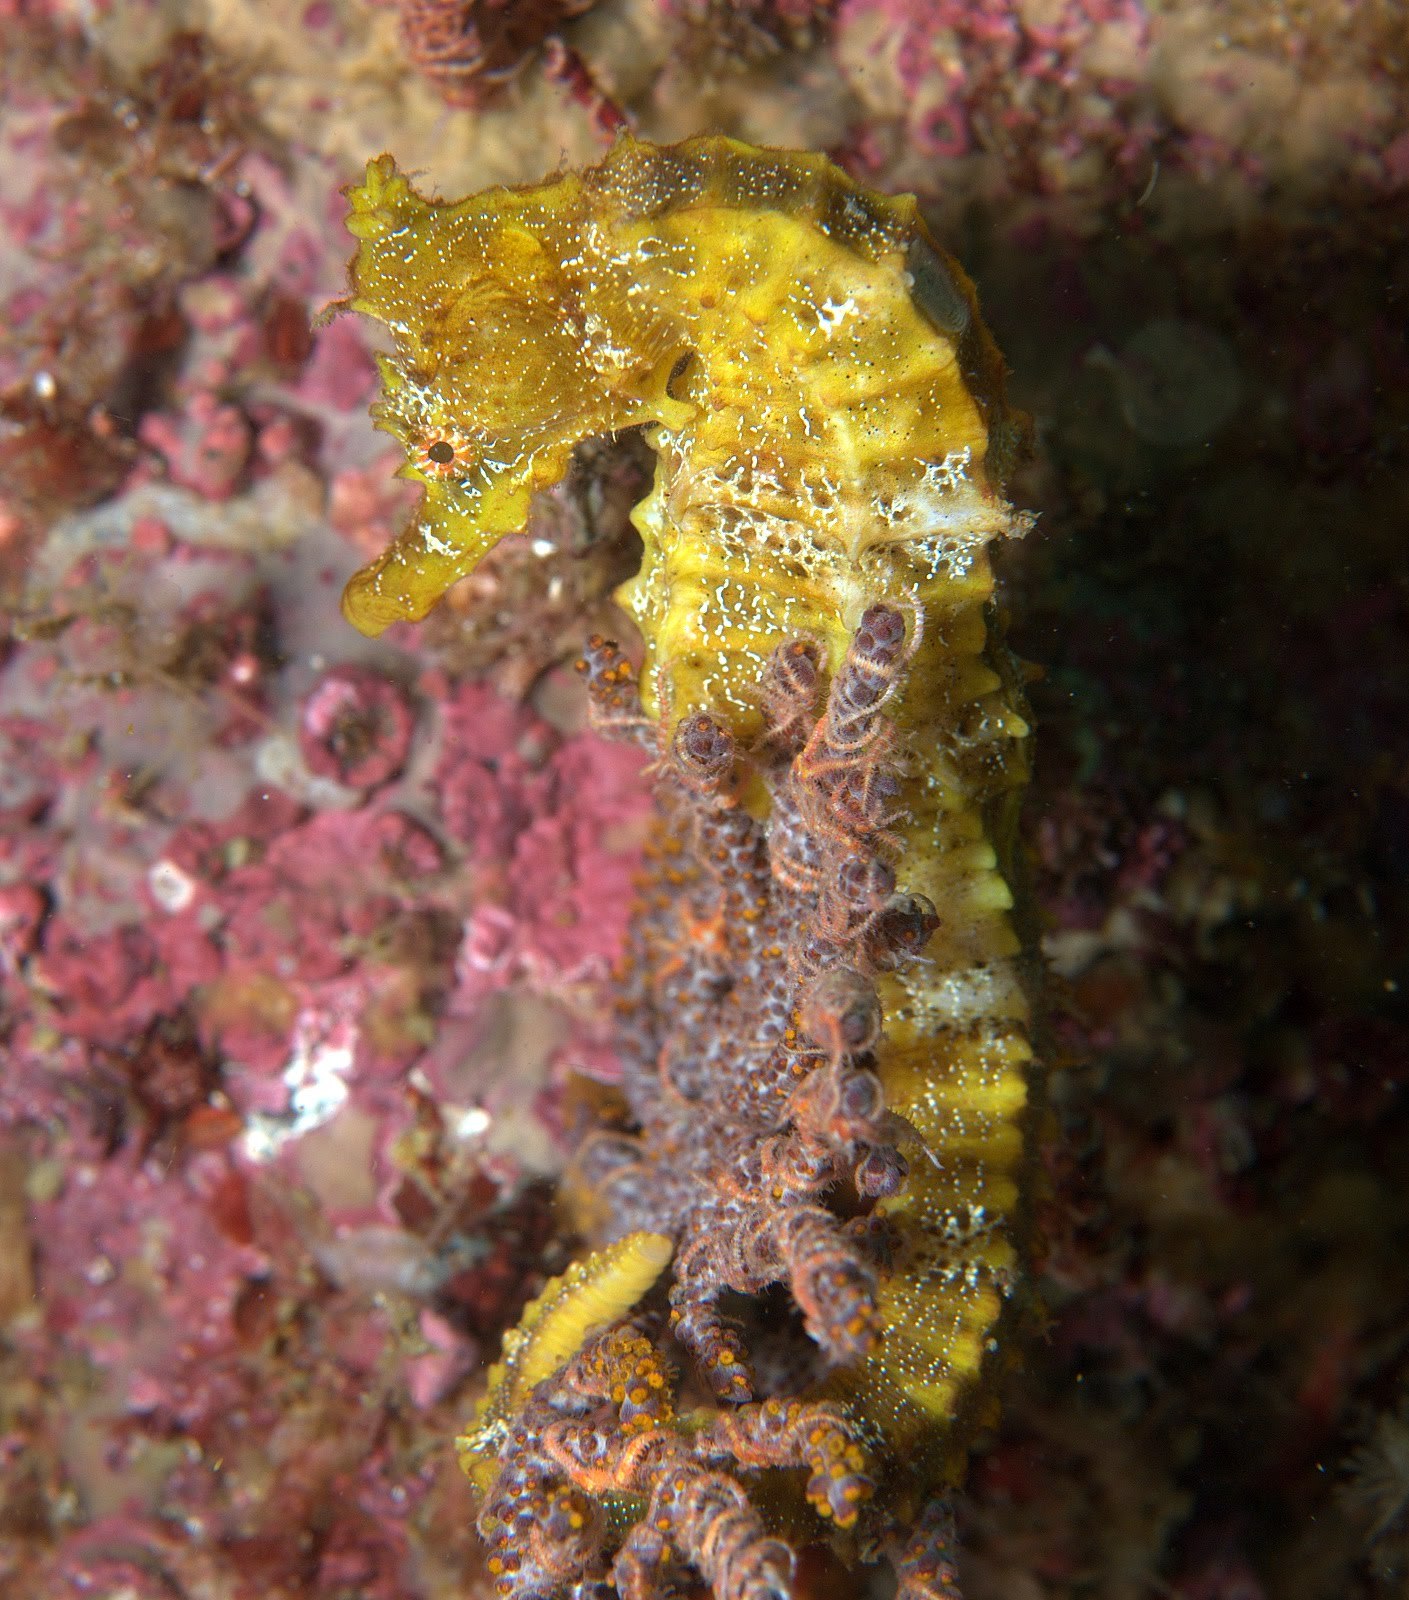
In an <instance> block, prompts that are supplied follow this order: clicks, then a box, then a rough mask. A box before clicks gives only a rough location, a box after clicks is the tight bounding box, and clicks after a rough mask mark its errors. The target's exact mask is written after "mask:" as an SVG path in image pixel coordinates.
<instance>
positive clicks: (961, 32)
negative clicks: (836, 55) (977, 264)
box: [837, 0, 1153, 170]
mask: <svg viewBox="0 0 1409 1600" xmlns="http://www.w3.org/2000/svg"><path fill="white" fill-rule="evenodd" d="M837 27H838V30H839V32H850V33H853V34H854V35H855V37H856V38H857V40H858V49H859V52H860V58H861V59H862V60H864V59H865V57H866V56H867V55H878V54H882V53H883V54H884V55H886V56H887V57H889V58H890V59H891V60H892V61H893V71H894V73H895V77H896V79H897V81H898V83H899V85H900V86H901V87H902V88H903V89H904V91H905V112H904V115H905V124H906V130H907V137H908V138H909V139H911V140H912V141H914V143H915V146H916V148H917V149H918V150H919V151H920V152H921V153H923V154H926V155H931V156H940V157H952V156H962V155H967V154H969V153H970V152H971V151H974V150H977V149H980V148H988V149H993V150H997V151H1001V152H1002V153H1004V154H1005V155H1007V156H1008V157H1009V158H1010V159H1014V158H1018V159H1021V160H1026V161H1028V162H1030V163H1033V164H1034V170H1036V164H1037V163H1040V162H1044V161H1049V160H1051V159H1052V158H1053V157H1055V156H1064V157H1067V158H1070V157H1073V156H1075V155H1077V154H1079V153H1081V151H1082V150H1083V149H1085V148H1087V147H1088V146H1090V145H1091V144H1092V143H1093V142H1095V143H1096V144H1098V145H1099V146H1101V147H1102V148H1104V149H1105V150H1106V153H1107V154H1108V155H1109V156H1110V157H1111V158H1112V159H1114V160H1116V161H1119V162H1129V161H1132V160H1133V159H1134V158H1135V157H1136V156H1137V155H1140V154H1144V152H1145V149H1146V148H1147V147H1148V144H1149V141H1150V138H1151V135H1152V133H1153V129H1152V127H1150V126H1146V125H1142V124H1141V122H1140V121H1139V120H1138V119H1135V120H1132V119H1131V118H1129V117H1128V116H1126V115H1123V114H1122V112H1123V111H1127V110H1129V109H1130V107H1129V106H1128V105H1127V104H1126V102H1129V101H1131V100H1132V98H1133V96H1134V92H1135V89H1136V82H1135V79H1136V77H1137V76H1138V72H1139V69H1140V67H1141V65H1142V63H1143V62H1144V59H1145V55H1146V52H1147V49H1148V43H1149V19H1148V16H1147V14H1146V11H1145V8H1144V7H1143V6H1142V5H1140V4H1139V3H1138V0H1053V3H1050V4H1049V3H1042V4H1029V5H1014V4H1013V3H1012V0H942V3H940V4H937V5H923V6H917V5H913V4H909V3H907V0H900V3H898V4H897V3H894V0H879V3H877V0H843V3H842V5H841V7H840V9H839V12H838V18H837ZM867 40H869V43H861V42H860V41H867ZM1054 140H1055V143H1056V146H1057V147H1056V148H1051V146H1052V145H1053V141H1054Z"/></svg>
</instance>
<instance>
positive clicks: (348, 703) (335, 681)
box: [299, 667, 415, 789]
mask: <svg viewBox="0 0 1409 1600" xmlns="http://www.w3.org/2000/svg"><path fill="white" fill-rule="evenodd" d="M414 725H415V717H414V713H413V712H412V709H411V707H410V705H409V704H408V702H407V699H406V696H405V695H404V694H403V693H402V691H401V690H400V689H399V688H398V687H397V685H396V684H394V683H392V682H391V680H390V679H389V678H384V677H382V676H381V675H380V674H379V673H376V672H372V671H371V670H369V669H367V668H357V667H338V668H335V669H334V670H333V671H332V672H329V673H327V674H326V675H325V676H324V677H323V678H322V679H321V680H320V681H319V682H318V684H317V685H316V686H315V687H314V689H313V691H312V693H311V694H310V695H309V696H308V698H307V699H306V700H305V701H304V703H303V711H302V714H301V716H300V720H299V749H300V751H301V752H302V754H303V759H304V763H305V765H306V766H307V767H308V770H309V771H310V772H314V773H317V774H318V776H319V777H323V778H335V779H336V780H337V781H338V782H339V783H345V784H346V785H347V786H348V787H349V788H352V789H375V788H376V787H378V786H379V785H380V784H383V783H385V782H386V781H387V779H388V778H394V777H395V776H396V774H397V773H398V772H400V770H401V767H402V764H403V762H404V761H405V760H406V752H407V751H408V750H409V749H410V748H411V733H412V729H413V727H414Z"/></svg>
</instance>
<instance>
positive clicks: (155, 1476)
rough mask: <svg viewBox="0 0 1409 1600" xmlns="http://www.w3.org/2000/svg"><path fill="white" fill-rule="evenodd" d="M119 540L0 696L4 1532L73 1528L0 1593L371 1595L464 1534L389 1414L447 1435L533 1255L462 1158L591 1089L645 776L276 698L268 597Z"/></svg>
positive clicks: (564, 736) (514, 735)
mask: <svg viewBox="0 0 1409 1600" xmlns="http://www.w3.org/2000/svg"><path fill="white" fill-rule="evenodd" d="M138 492H139V493H146V492H148V491H147V490H146V489H144V488H143V489H139V490H138ZM166 492H168V491H166V490H163V493H166ZM218 492H219V491H218V488H217V486H215V485H212V484H207V485H205V497H204V498H205V500H206V501H207V502H210V501H213V500H216V499H218ZM136 521H137V523H138V524H139V525H134V526H133V527H132V529H131V538H130V540H129V541H128V545H127V547H126V548H125V549H122V550H119V551H100V552H89V553H88V554H86V555H83V556H81V557H80V558H79V559H78V561H77V562H76V563H75V564H74V566H73V567H72V568H71V569H70V570H69V572H68V573H67V574H66V575H64V576H63V577H61V578H60V579H59V580H58V582H57V583H56V584H55V586H54V589H53V595H52V601H51V609H50V612H49V614H48V616H47V617H46V618H45V619H44V620H43V621H42V622H41V621H34V620H29V621H26V622H25V624H24V627H23V628H22V629H21V631H20V633H19V636H18V637H12V638H11V639H10V640H9V641H8V645H7V651H6V654H5V656H4V658H3V661H0V758H3V759H0V1037H2V1038H3V1045H4V1048H5V1051H6V1071H5V1074H4V1076H3V1081H0V1220H4V1219H5V1218H9V1219H11V1221H12V1222H13V1226H12V1227H10V1226H8V1225H7V1232H6V1242H5V1243H4V1244H3V1245H0V1390H3V1391H4V1398H0V1463H6V1462H8V1463H9V1464H10V1465H8V1466H5V1467H4V1470H0V1525H3V1526H5V1527H10V1526H12V1525H14V1523H15V1519H16V1518H19V1517H21V1516H22V1507H23V1505H25V1504H29V1503H31V1500H34V1497H35V1496H38V1500H37V1501H35V1502H34V1503H36V1504H42V1505H44V1506H50V1505H56V1504H58V1503H60V1501H61V1499H62V1497H63V1496H64V1495H66V1494H67V1495H70V1496H71V1497H73V1498H74V1499H75V1503H78V1504H82V1505H83V1506H85V1507H87V1506H89V1505H92V1506H93V1507H94V1508H95V1511H94V1514H93V1516H92V1518H91V1520H90V1519H89V1518H88V1517H87V1516H84V1517H83V1518H81V1519H80V1523H79V1525H78V1526H76V1527H69V1526H68V1525H59V1524H51V1523H50V1522H48V1521H45V1523H44V1524H43V1526H44V1529H45V1530H46V1531H45V1533H44V1537H43V1539H40V1540H37V1541H31V1540H30V1539H28V1538H26V1539H22V1540H20V1541H19V1542H18V1543H15V1544H13V1546H12V1547H11V1548H8V1549H7V1548H5V1541H4V1540H3V1539H0V1590H6V1592H8V1589H7V1585H12V1584H18V1585H20V1586H21V1587H20V1588H19V1589H17V1590H16V1592H23V1593H33V1594H35V1595H38V1594H44V1595H45V1596H50V1595H52V1596H54V1597H56V1600H63V1597H73V1600H78V1597H79V1596H82V1595H91V1594H92V1593H94V1592H103V1586H104V1585H108V1586H109V1587H112V1586H125V1589H124V1592H128V1591H130V1592H131V1593H132V1594H134V1595H139V1596H145V1595H146V1594H147V1593H149V1592H150V1593H153V1594H166V1593H170V1592H171V1589H172V1585H175V1586H177V1587H178V1588H179V1589H182V1590H184V1591H186V1592H191V1593H202V1592H209V1593H211V1594H214V1595H217V1596H219V1597H220V1600H255V1597H256V1596H258V1597H259V1600H271V1597H288V1600H294V1597H304V1596H312V1595H318V1596H327V1597H332V1596H335V1595H344V1594H348V1593H352V1592H356V1593H357V1594H358V1595H359V1596H362V1597H365V1600H398V1597H402V1596H404V1595H406V1594H407V1593H408V1592H417V1593H419V1592H421V1591H420V1590H419V1589H413V1590H409V1591H408V1589H407V1587H406V1585H407V1582H408V1577H407V1573H408V1570H409V1569H408V1563H409V1561H410V1559H411V1558H410V1555H409V1549H410V1545H411V1542H412V1540H413V1539H414V1538H415V1537H419V1536H418V1535H415V1534H414V1532H413V1527H414V1519H415V1518H416V1517H424V1518H426V1519H429V1520H430V1521H432V1522H436V1521H437V1520H440V1519H444V1520H445V1521H446V1527H447V1528H448V1529H453V1530H455V1531H450V1532H443V1533H442V1534H440V1535H438V1536H437V1542H438V1543H440V1544H442V1545H444V1544H445V1542H446V1541H447V1540H449V1541H450V1543H451V1545H455V1544H456V1543H457V1542H458V1543H459V1544H463V1543H464V1541H465V1539H466V1538H467V1537H468V1534H467V1531H466V1530H468V1527H469V1521H470V1519H469V1515H468V1511H461V1512H457V1511H456V1510H455V1509H454V1508H455V1507H457V1506H459V1505H460V1504H461V1500H462V1498H463V1495H464V1490H463V1489H462V1487H461V1485H460V1483H459V1481H458V1479H457V1478H456V1476H455V1475H454V1474H455V1469H454V1466H453V1463H449V1462H447V1463H445V1471H444V1472H443V1473H442V1472H441V1471H440V1468H439V1466H438V1464H437V1459H436V1458H435V1457H434V1455H428V1454H427V1452H426V1451H425V1448H424V1444H423V1443H417V1440H418V1439H421V1437H422V1436H421V1434H420V1433H419V1432H416V1431H415V1430H412V1431H411V1432H409V1433H408V1432H407V1431H406V1430H405V1429H404V1428H402V1429H400V1430H399V1431H398V1429H397V1428H396V1427H393V1426H392V1425H391V1423H390V1421H389V1419H391V1418H394V1417H397V1416H413V1415H414V1416H416V1417H424V1419H425V1422H424V1426H425V1427H426V1428H428V1429H430V1430H431V1431H432V1432H433V1433H434V1435H435V1436H436V1437H438V1438H444V1437H446V1436H448V1435H449V1434H450V1433H451V1432H452V1431H453V1427H454V1412H453V1411H452V1410H451V1409H450V1408H451V1407H452V1406H454V1405H455V1404H457V1403H458V1400H459V1397H460V1395H461V1393H462V1390H463V1380H464V1379H465V1378H466V1377H467V1375H468V1374H469V1373H471V1372H472V1371H473V1370H474V1368H475V1366H476V1365H477V1363H478V1361H479V1359H480V1352H481V1349H482V1348H483V1347H484V1346H485V1345H492V1343H493V1341H494V1340H495V1339H497V1337H498V1335H499V1332H500V1331H501V1329H502V1328H503V1326H504V1325H505V1324H506V1323H507V1322H508V1321H510V1320H511V1319H512V1318H513V1316H514V1315H516V1314H517V1311H518V1309H519V1307H520V1306H521V1304H522V1302H523V1300H524V1298H525V1297H526V1296H527V1295H529V1294H530V1293H532V1291H533V1288H534V1286H535V1283H536V1282H537V1281H538V1280H537V1279H536V1278H535V1276H534V1273H533V1269H532V1267H531V1266H528V1265H526V1264H528V1263H534V1262H537V1261H538V1260H539V1259H540V1258H541V1257H542V1256H543V1253H544V1250H545V1247H546V1245H547V1242H548V1232H549V1221H548V1212H547V1209H546V1205H545V1203H544V1200H543V1197H542V1195H541V1193H540V1192H539V1191H538V1190H536V1189H534V1188H533V1187H531V1186H530V1187H529V1188H527V1189H524V1188H522V1179H523V1175H524V1174H523V1169H524V1161H523V1159H522V1158H521V1156H520V1153H519V1150H518V1147H517V1146H516V1145H514V1144H512V1143H508V1142H505V1141H503V1140H500V1139H497V1138H496V1124H497V1121H498V1119H499V1117H500V1116H501V1114H502V1115H505V1116H507V1117H510V1118H512V1117H513V1116H514V1115H515V1114H518V1115H523V1114H524V1113H525V1112H526V1111H527V1110H528V1106H529V1104H530V1103H533V1104H534V1107H535V1110H537V1109H538V1106H539V1104H540V1103H541V1107H542V1111H543V1113H544V1114H543V1116H542V1121H541V1131H540V1132H539V1134H538V1135H537V1137H538V1139H539V1142H540V1144H541V1146H542V1148H541V1149H539V1150H538V1151H537V1152H536V1153H535V1154H534V1155H533V1157H532V1160H531V1162H530V1163H529V1164H530V1166H532V1165H533V1164H534V1163H542V1162H543V1161H544V1160H545V1159H548V1157H547V1156H546V1154H545V1152H546V1151H547V1150H548V1148H549V1141H550V1140H551V1130H552V1128H554V1127H556V1126H559V1125H561V1124H562V1123H563V1120H564V1118H563V1115H562V1114H561V1113H558V1112H554V1111H553V1110H552V1104H551V1103H552V1101H553V1100H554V1098H555V1097H556V1096H558V1095H559V1094H560V1092H561V1078H562V1074H563V1071H564V1070H565V1067H566V1064H567V1063H568V1062H570V1061H571V1062H576V1061H578V1060H579V1057H580V1058H581V1060H582V1061H583V1062H585V1063H596V1064H597V1065H598V1068H599V1072H600V1075H602V1076H606V1077H609V1076H611V1073H612V1070H613V1064H612V1063H611V1062H610V1061H606V1060H603V1059H602V1050H601V1045H600V1043H599V1036H600V1031H601V1030H600V1027H599V1023H598V1020H597V1018H596V1017H595V1014H594V1012H593V1009H592V1005H591V1003H590V1002H591V997H590V995H589V993H588V980H591V979H597V978H600V977H602V976H603V975H605V973H606V972H607V971H608V969H609V967H610V965H611V963H612V961H613V960H614V959H615V957H616V956H617V955H618V953H619V950H620V946H621V942H622V939H623V936H624V930H625V922H626V915H627V909H628V905H629V901H630V897H631V883H632V878H633V875H634V872H635V870H636V867H637V863H638V859H639V837H638V834H639V831H640V829H639V824H640V822H641V820H642V819H643V817H644V813H645V808H646V805H647V801H646V798H645V796H644V793H642V792H641V791H640V789H639V784H638V768H639V758H633V757H631V756H630V755H629V754H628V753H626V752H624V751H622V750H621V749H620V748H618V747H615V746H611V745H608V744H607V743H605V742H604V741H601V740H599V739H598V738H596V737H595V736H594V735H591V734H588V733H583V732H576V731H573V729H572V727H571V726H568V727H566V728H564V727H561V726H555V725H554V724H552V723H550V722H549V721H547V720H546V719H545V717H543V716H541V715H539V714H538V713H537V712H535V711H534V710H532V709H531V708H530V707H529V706H527V705H525V704H523V703H519V702H511V701H508V700H506V699H503V698H502V697H500V696H499V695H498V694H496V693H495V692H494V691H493V690H491V689H489V688H487V687H486V686H485V685H483V684H480V683H477V682H473V681H469V680H461V679H458V678H455V677H451V676H447V675H446V674H445V673H443V672H439V671H435V670H430V671H426V670H423V671H422V673H421V677H420V678H419V679H418V678H417V676H416V671H415V669H414V667H413V666H411V665H410V664H409V663H408V662H407V661H406V660H403V659H401V658H397V657H395V656H394V655H389V656H388V657H386V659H385V661H384V662H383V663H380V664H379V665H377V666H375V667H374V666H372V665H370V664H366V663H363V662H360V661H359V662H335V663H334V664H331V665H328V666H326V667H323V668H322V669H321V671H320V672H318V673H317V675H310V673H309V671H308V668H307V666H306V665H304V664H303V663H301V662H300V661H298V660H295V659H291V658H290V656H289V655H288V654H287V653H285V652H284V651H283V650H281V649H280V648H279V644H278V635H279V632H280V629H281V627H283V626H286V625H287V618H288V614H289V613H288V601H287V592H288V591H287V587H286V585H285V584H284V583H283V582H282V580H281V579H280V576H279V572H280V562H279V561H277V560H276V561H273V562H272V563H265V564H264V565H263V566H261V564H260V562H258V561H256V560H255V559H253V558H251V557H250V556H248V555H247V554H244V553H237V552H232V551H221V550H203V549H201V548H199V547H196V546H192V545H190V544H189V543H187V542H186V541H185V540H184V539H183V538H181V537H180V536H179V535H178V534H177V533H176V532H175V531H174V530H173V528H172V527H171V525H170V524H169V523H167V522H164V521H163V520H161V519H159V518H155V517H153V516H151V515H149V514H144V515H143V517H141V518H139V519H136ZM148 730H162V731H161V737H160V739H158V738H156V737H155V735H154V736H153V737H152V738H151V739H144V740H143V743H142V744H141V745H140V747H139V748H140V752H141V763H142V764H141V765H140V767H139V765H138V764H137V763H136V762H134V759H133V749H134V746H133V739H134V738H136V737H141V736H142V735H145V733H146V732H147V731H148ZM520 1007H526V1008H527V1010H526V1013H525V1014H526V1015H528V1016H529V1017H530V1018H531V1020H532V1029H533V1030H536V1031H535V1032H533V1033H532V1038H533V1040H534V1041H535V1042H534V1043H533V1045H532V1049H533V1051H534V1055H533V1058H532V1060H530V1059H529V1057H528V1056H527V1055H525V1054H524V1052H525V1050H526V1049H527V1048H528V1045H526V1044H525V1043H524V1041H525V1040H526V1039H528V1038H529V1037H530V1035H529V1034H527V1033H525V1031H524V1029H523V1028H522V1027H519V1028H518V1029H517V1031H516V1032H514V1033H513V1034H512V1038H513V1040H514V1041H516V1042H515V1043H514V1044H513V1045H512V1048H513V1050H514V1052H515V1053H514V1067H515V1070H516V1071H521V1072H524V1073H526V1074H527V1077H526V1079H525V1083H524V1086H519V1085H517V1084H516V1083H515V1082H513V1081H512V1080H511V1077H510V1075H507V1074H506V1072H505V1062H504V1061H502V1060H500V1059H499V1057H498V1054H497V1052H502V1051H504V1050H506V1049H509V1048H510V1046H509V1045H508V1044H506V1043H505V1041H504V1037H503V1035H504V1030H505V1028H506V1027H508V1026H510V1019H512V1017H513V1016H514V1015H515V1011H516V1008H520ZM530 1079H531V1082H530V1081H529V1080H530ZM481 1085H482V1086H483V1090H482V1089H481V1087H480V1086H481ZM516 1096H517V1103H518V1105H519V1109H518V1111H517V1112H516V1111H515V1105H516ZM486 1106H487V1108H486ZM7 1174H8V1175H9V1176H8V1177H7ZM11 1179H13V1182H11V1181H10V1180H11ZM7 1183H10V1187H11V1188H14V1189H15V1193H16V1195H17V1198H14V1197H12V1196H9V1190H8V1189H7V1187H6V1185H7ZM7 1197H8V1198H7ZM7 1206H8V1209H7ZM12 1284H13V1285H18V1287H16V1288H13V1289H10V1288H8V1287H7V1286H9V1285H12ZM27 1284H32V1286H33V1287H31V1288H26V1287H25V1285H27ZM7 1328H8V1338H9V1343H6V1342H5V1339H6V1332H5V1330H6V1329H7ZM17 1363H18V1365H16V1364H17ZM21 1372H22V1373H23V1374H24V1376H23V1377H21V1376H20V1375H19V1374H20V1373H21ZM74 1373H80V1374H81V1375H82V1381H81V1387H82V1388H83V1391H84V1394H85V1395H86V1396H87V1397H88V1398H86V1399H85V1401H84V1407H85V1409H84V1413H83V1420H82V1421H81V1423H79V1424H77V1425H78V1426H80V1427H81V1428H82V1429H83V1430H85V1437H89V1436H91V1438H92V1440H93V1441H94V1443H93V1451H92V1458H93V1459H92V1460H91V1462H90V1461H89V1460H88V1459H87V1456H86V1455H84V1454H83V1453H82V1452H78V1453H76V1452H74V1451H73V1450H72V1449H70V1448H69V1447H68V1446H67V1445H66V1444H65V1442H64V1437H65V1436H64V1433H63V1428H64V1426H66V1425H67V1424H65V1423H64V1421H63V1418H62V1416H61V1414H60V1412H59V1411H58V1410H56V1409H55V1402H54V1400H53V1398H52V1396H53V1394H55V1393H58V1392H60V1391H62V1392H63V1393H64V1394H68V1393H69V1389H68V1387H67V1385H68V1384H69V1379H70V1378H71V1377H72V1375H73V1374H74ZM63 1374H68V1375H69V1377H64V1376H63ZM68 1403H69V1402H68V1401H65V1402H64V1404H65V1405H67V1404H68ZM417 1427H418V1428H419V1427H420V1424H417ZM16 1450H18V1452H19V1454H18V1455H16ZM16 1461H19V1462H21V1463H22V1466H20V1467H17V1468H15V1471H14V1473H11V1472H10V1468H11V1467H12V1466H14V1463H15V1462H16ZM7 1473H9V1474H10V1476H8V1477H7ZM26 1496H28V1497H29V1499H26ZM112 1507H121V1508H122V1509H121V1510H120V1511H113V1512H112V1513H111V1514H108V1515H104V1514H102V1512H103V1509H104V1508H112ZM276 1507H277V1508H279V1509H278V1510H277V1512H276V1510H275V1508H276ZM44 1516H45V1517H46V1518H47V1517H48V1516H49V1513H48V1512H47V1511H45V1512H44ZM408 1519H411V1520H410V1521H408ZM183 1530H184V1531H183ZM310 1530H313V1531H312V1532H310Z"/></svg>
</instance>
